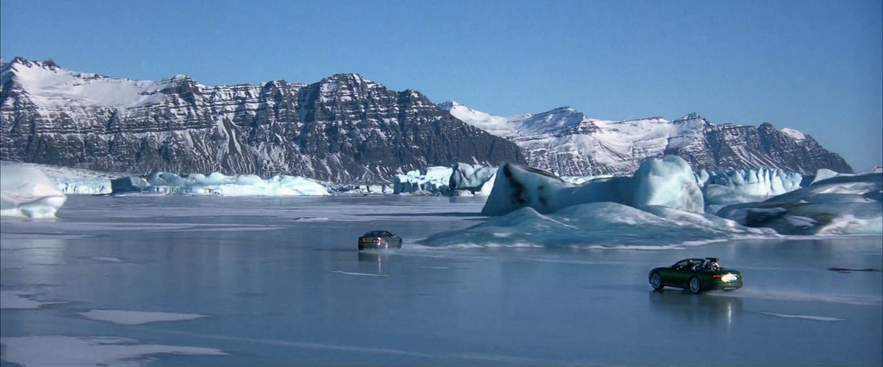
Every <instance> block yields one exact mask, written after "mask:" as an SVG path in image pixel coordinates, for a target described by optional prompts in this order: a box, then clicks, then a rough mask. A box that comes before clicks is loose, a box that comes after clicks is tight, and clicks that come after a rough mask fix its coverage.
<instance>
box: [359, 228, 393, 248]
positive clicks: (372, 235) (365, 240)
mask: <svg viewBox="0 0 883 367" xmlns="http://www.w3.org/2000/svg"><path fill="white" fill-rule="evenodd" d="M369 248H371V249H378V248H402V238H401V237H399V236H396V235H394V234H392V233H391V232H389V231H371V232H368V233H365V234H363V235H362V236H361V237H359V250H364V249H369Z"/></svg>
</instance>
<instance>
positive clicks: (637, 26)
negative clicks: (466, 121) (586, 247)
mask: <svg viewBox="0 0 883 367" xmlns="http://www.w3.org/2000/svg"><path fill="white" fill-rule="evenodd" d="M881 24H883V5H881V1H880V0H840V1H837V0H807V1H790V0H781V1H751V0H740V1H680V0H671V1H637V0H632V1H630V0H626V1H612V0H611V1H601V0H574V1H564V0H561V1H555V0H552V1H548V2H540V1H523V0H509V1H497V0H469V1H458V0H448V1H413V0H376V1H357V0H342V1H336V0H324V1H311V2H305V1H293V0H278V1H275V0H253V1H246V0H235V1H234V0H211V1H209V0H151V1H136V0H106V1H96V0H77V1H58V0H49V1H46V0H3V1H2V2H0V55H2V57H4V58H6V59H11V58H12V57H13V56H22V57H25V58H30V59H41V60H42V59H47V58H52V59H54V60H55V61H56V62H57V63H58V64H59V65H61V66H62V67H64V68H67V69H73V70H81V71H90V72H97V73H100V74H104V75H109V76H114V77H126V78H131V79H158V78H163V77H169V76H171V75H175V74H188V75H190V76H192V77H193V78H194V79H196V80H197V81H199V82H201V83H203V84H207V85H215V84H237V83H260V82H264V81H268V80H273V79H285V80H288V81H295V82H307V83H312V82H316V81H318V80H320V79H321V78H323V77H325V76H329V75H332V74H335V73H344V72H357V73H360V74H361V75H362V76H364V77H366V78H369V79H372V80H374V81H376V82H379V83H381V84H384V85H386V86H387V87H390V88H392V89H395V90H403V89H408V88H410V89H416V90H419V91H421V92H423V93H424V94H426V95H427V96H428V97H429V98H430V99H431V100H433V101H434V102H443V101H446V100H456V101H459V102H460V103H463V104H465V105H467V106H470V107H472V108H475V109H477V110H481V111H485V112H488V113H492V114H496V115H510V114H513V113H520V112H533V113H536V112H542V111H546V110H549V109H552V108H555V107H559V106H563V105H570V106H571V107H573V108H575V109H577V110H579V111H582V112H585V113H586V114H587V115H589V116H590V117H594V118H601V119H611V120H613V119H629V118H639V117H649V116H663V117H666V118H668V119H674V118H677V117H680V116H682V115H685V114H687V113H690V112H699V113H700V114H702V115H703V116H705V117H706V118H708V119H709V120H711V121H712V122H714V123H717V124H721V123H738V124H746V125H754V126H757V125H759V124H761V123H763V122H771V123H773V124H774V125H775V126H776V127H779V128H782V127H790V128H795V129H798V130H800V131H803V132H804V133H807V134H810V135H812V136H813V137H814V138H816V139H817V140H819V141H820V142H821V143H822V145H823V146H825V147H826V148H828V149H832V150H834V151H836V152H838V153H840V154H841V155H843V156H844V157H845V158H846V159H847V161H848V162H849V163H850V164H851V165H853V168H855V169H857V170H864V169H867V168H870V167H871V166H872V165H874V164H880V163H883V25H881Z"/></svg>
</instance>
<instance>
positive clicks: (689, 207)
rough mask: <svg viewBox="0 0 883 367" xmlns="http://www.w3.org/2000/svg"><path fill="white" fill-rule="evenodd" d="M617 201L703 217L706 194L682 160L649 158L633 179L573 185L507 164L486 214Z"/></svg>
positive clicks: (549, 210)
mask: <svg viewBox="0 0 883 367" xmlns="http://www.w3.org/2000/svg"><path fill="white" fill-rule="evenodd" d="M595 202H613V203H620V204H625V205H629V206H632V207H635V208H641V207H644V206H667V207H671V208H675V209H680V210H686V211H691V212H697V213H701V212H704V210H705V209H704V201H703V198H702V191H701V190H700V189H699V186H698V185H697V184H696V181H695V179H694V177H693V171H691V170H690V166H689V164H687V162H686V161H684V160H683V159H681V158H679V157H675V156H665V157H663V158H661V159H656V158H650V159H646V160H644V161H643V162H641V166H640V167H639V168H638V170H637V171H636V172H635V174H634V176H632V177H613V178H609V179H598V180H592V181H590V182H588V183H585V184H582V185H576V186H575V185H571V184H568V183H567V182H565V181H564V180H562V179H561V178H559V177H557V176H555V175H553V174H551V173H549V172H545V171H542V170H538V169H535V168H531V167H526V166H520V165H515V164H511V163H504V164H503V165H502V166H500V168H499V169H498V170H497V174H496V179H495V181H494V186H493V190H492V191H491V194H490V195H489V196H488V199H487V202H486V203H485V206H484V208H482V211H481V213H482V214H485V215H503V214H506V213H510V212H512V211H514V210H518V209H519V208H522V207H531V208H533V209H535V210H536V211H537V212H539V213H543V214H548V213H553V212H555V211H557V210H560V209H561V208H566V207H568V206H571V205H577V204H584V203H595Z"/></svg>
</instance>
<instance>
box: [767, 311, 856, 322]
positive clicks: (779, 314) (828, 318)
mask: <svg viewBox="0 0 883 367" xmlns="http://www.w3.org/2000/svg"><path fill="white" fill-rule="evenodd" d="M761 313H762V314H764V315H770V316H775V317H781V318H786V319H802V320H812V321H846V320H844V319H838V318H836V317H824V316H812V315H788V314H783V313H775V312H761Z"/></svg>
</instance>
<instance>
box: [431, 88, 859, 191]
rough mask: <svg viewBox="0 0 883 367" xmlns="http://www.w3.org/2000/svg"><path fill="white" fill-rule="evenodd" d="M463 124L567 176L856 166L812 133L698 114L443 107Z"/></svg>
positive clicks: (811, 170)
mask: <svg viewBox="0 0 883 367" xmlns="http://www.w3.org/2000/svg"><path fill="white" fill-rule="evenodd" d="M439 107H441V108H443V109H446V110H448V111H450V112H451V114H452V115H454V116H455V117H457V118H458V119H460V120H463V121H464V122H466V123H468V124H470V125H472V126H475V127H477V128H479V129H482V130H485V131H487V132H489V133H491V134H493V135H497V136H500V137H503V138H506V139H508V140H511V141H513V142H515V143H516V144H518V146H520V147H521V148H522V149H523V151H524V155H525V157H526V159H527V162H528V164H529V165H530V166H533V167H539V168H543V169H547V170H551V171H553V172H555V173H557V174H559V175H565V176H590V175H607V174H612V175H628V174H631V173H633V172H634V171H635V170H636V169H637V168H638V166H639V165H640V163H641V161H642V160H643V159H645V158H649V157H660V156H662V155H677V156H679V157H681V158H684V159H685V160H686V161H687V162H688V163H690V165H691V167H692V168H693V169H694V170H700V169H706V170H714V169H744V168H755V167H768V168H778V169H781V170H784V171H791V172H798V173H801V174H810V175H811V174H815V172H816V171H817V170H818V169H821V168H827V169H831V170H834V171H837V172H842V173H851V172H852V168H851V167H850V166H849V165H848V164H847V163H846V161H845V160H844V159H843V158H841V157H840V156H839V155H837V154H836V153H833V152H830V151H828V150H826V149H824V148H822V146H821V145H819V143H818V142H816V141H815V140H814V139H813V138H812V137H811V136H809V135H805V134H803V133H801V132H799V131H797V130H793V129H788V128H785V129H782V130H777V129H776V128H775V127H773V125H772V124H769V123H764V124H762V125H760V126H759V127H753V126H742V125H735V124H722V125H715V124H713V123H711V122H709V121H708V120H706V119H705V118H703V117H702V116H700V115H698V114H695V113H693V114H689V115H686V116H684V117H681V118H679V119H676V120H674V121H669V120H666V119H664V118H662V117H650V118H644V119H635V120H625V121H608V120H600V119H594V118H590V117H588V116H586V115H585V114H583V113H582V112H579V111H576V110H574V109H572V108H570V107H560V108H556V109H553V110H551V111H547V112H543V113H538V114H529V113H526V114H518V115H514V116H509V117H501V116H494V115H491V114H488V113H484V112H481V111H476V110H473V109H471V108H469V107H466V106H464V105H462V104H459V103H457V102H454V101H449V102H444V103H440V104H439Z"/></svg>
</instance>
